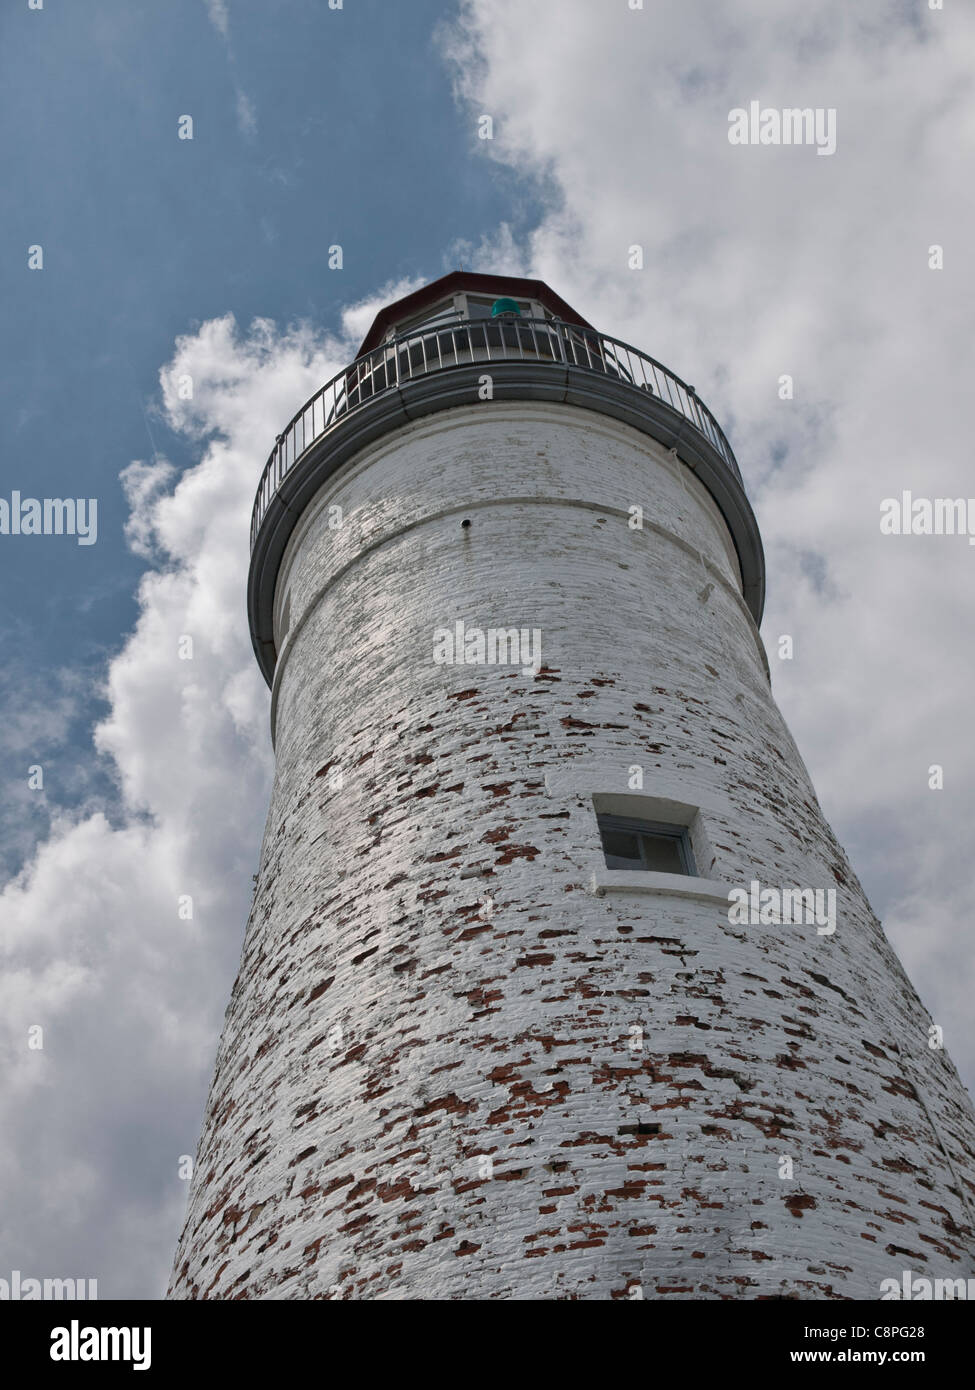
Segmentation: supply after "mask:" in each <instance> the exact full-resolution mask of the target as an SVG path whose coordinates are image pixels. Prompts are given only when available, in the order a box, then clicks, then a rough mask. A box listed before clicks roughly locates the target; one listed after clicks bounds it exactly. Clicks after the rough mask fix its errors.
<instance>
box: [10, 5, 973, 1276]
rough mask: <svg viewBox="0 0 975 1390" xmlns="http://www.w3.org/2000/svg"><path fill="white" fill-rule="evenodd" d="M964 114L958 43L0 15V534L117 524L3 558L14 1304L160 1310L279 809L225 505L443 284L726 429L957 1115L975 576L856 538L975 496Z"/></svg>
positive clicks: (929, 15)
mask: <svg viewBox="0 0 975 1390" xmlns="http://www.w3.org/2000/svg"><path fill="white" fill-rule="evenodd" d="M973 74H975V14H973V12H972V11H971V7H964V6H960V5H956V4H952V3H951V0H948V5H947V8H946V9H945V10H943V11H937V12H936V11H931V10H929V9H928V8H926V6H925V5H924V4H923V0H919V3H918V5H917V6H914V7H908V6H906V5H905V4H904V3H903V0H877V3H876V4H873V5H871V6H869V7H856V6H850V5H849V3H848V0H817V3H816V4H815V5H811V4H810V3H808V0H781V3H780V4H778V5H776V6H769V5H768V2H767V0H730V3H729V0H688V3H686V4H682V5H679V6H661V5H659V4H656V3H653V0H647V4H646V7H645V8H644V9H643V10H642V11H636V10H633V9H631V8H630V7H629V5H628V4H626V3H624V0H599V3H598V4H596V3H595V0H530V2H529V0H458V3H456V4H454V3H450V2H449V0H447V2H445V0H345V4H344V7H343V9H342V10H341V11H333V10H330V9H329V8H328V7H327V5H326V3H325V0H165V2H164V0H159V2H158V3H155V4H153V3H149V0H144V2H142V3H132V0H85V3H84V4H79V3H68V0H44V8H43V10H40V11H35V10H30V9H28V7H27V3H26V0H10V3H8V4H7V5H5V6H4V7H3V10H2V13H0V118H2V128H3V130H4V132H5V136H4V140H3V141H2V142H0V187H2V188H3V189H4V190H5V217H4V219H3V227H2V231H0V238H2V240H0V251H2V254H0V302H2V304H3V308H4V313H3V315H2V326H0V332H2V333H3V335H4V338H3V343H2V353H3V363H4V371H3V372H2V373H0V393H2V395H0V430H2V432H3V434H2V452H0V459H2V461H3V483H2V486H0V496H9V494H10V492H11V491H12V490H13V489H19V490H20V491H21V492H22V493H23V494H25V495H32V496H37V497H56V496H64V495H71V496H84V497H92V496H94V497H97V499H98V503H99V532H98V542H97V544H96V545H93V546H87V547H85V546H78V545H76V544H75V543H74V541H73V540H72V539H71V538H69V537H61V538H56V537H55V538H45V539H43V540H39V539H36V538H31V537H16V536H4V537H2V538H0V583H2V592H3V595H4V600H5V601H4V603H3V604H2V607H0V638H2V640H3V645H4V653H5V661H4V663H3V665H2V666H0V706H2V718H0V763H2V774H0V775H2V778H3V793H4V795H3V798H2V802H0V924H2V933H0V950H2V951H3V953H4V969H3V970H2V971H0V1036H2V1038H3V1039H4V1041H5V1043H7V1044H8V1045H9V1051H8V1052H5V1054H4V1055H5V1056H7V1057H8V1058H9V1067H8V1068H7V1070H6V1073H5V1076H6V1085H5V1087H4V1088H3V1089H2V1090H0V1133H3V1134H4V1135H6V1136H9V1135H17V1136H18V1142H17V1144H16V1145H15V1146H12V1145H9V1144H8V1145H5V1146H0V1191H2V1192H3V1193H4V1194H5V1202H4V1203H3V1205H2V1207H0V1249H2V1250H4V1251H6V1255H5V1256H4V1258H5V1259H8V1260H9V1264H10V1267H11V1268H17V1267H19V1268H21V1269H23V1270H30V1271H32V1272H33V1273H35V1274H40V1275H57V1274H64V1273H70V1272H74V1273H76V1274H77V1275H78V1276H79V1277H80V1276H82V1275H85V1276H87V1277H97V1278H98V1279H99V1281H100V1293H101V1296H102V1297H110V1296H116V1297H118V1296H124V1295H126V1294H133V1295H136V1296H140V1297H158V1296H159V1295H160V1293H161V1292H162V1289H163V1288H164V1287H165V1282H166V1278H167V1275H168V1272H169V1264H170V1261H171V1258H172V1252H173V1249H174V1247H175V1242H176V1238H177V1235H178V1231H179V1227H180V1224H181V1220H182V1214H183V1210H184V1207H185V1196H186V1190H185V1183H183V1182H181V1181H180V1180H179V1178H178V1177H177V1164H178V1160H179V1158H180V1156H181V1155H183V1154H185V1153H187V1152H189V1153H192V1152H193V1151H194V1148H195V1144H196V1140H197V1137H198V1134H199V1128H200V1120H201V1114H202V1107H203V1102H204V1097H205V1094H206V1087H207V1085H208V1083H209V1080H210V1076H211V1072H212V1066H213V1059H214V1056H215V1051H216V1045H217V1039H218V1036H219V1030H220V1025H221V1022H222V1015H223V1010H224V1008H225V1005H226V1002H227V1000H228V998H229V993H230V988H231V984H232V981H233V977H234V973H235V970H236V965H237V961H238V958H239V952H240V943H241V937H242V933H243V927H244V923H245V920H246V916H247V910H248V907H249V902H250V886H251V883H250V876H251V874H253V872H254V871H255V869H256V867H257V863H258V857H259V852H260V843H261V833H262V830H263V821H264V815H265V812H266V807H267V801H268V792H269V786H270V777H271V770H272V764H271V750H270V745H269V738H268V696H267V691H266V688H265V687H264V684H263V682H262V680H261V678H260V676H259V674H258V672H257V668H256V664H255V663H254V661H253V656H252V653H251V650H250V641H249V636H248V633H247V627H246V613H245V601H244V600H245V583H246V571H247V558H248V556H247V524H248V520H249V512H250V506H251V503H252V501H253V495H254V489H255V486H256V483H257V480H258V477H259V475H260V471H261V467H262V465H263V463H264V461H265V459H266V457H267V454H268V452H269V449H270V446H271V444H272V442H273V439H274V436H275V434H276V433H277V431H278V430H279V429H280V428H281V426H282V425H283V424H284V423H286V421H287V420H288V419H289V418H290V416H291V414H292V413H293V411H294V410H295V409H296V408H297V407H298V406H299V405H300V404H301V403H302V402H303V401H304V400H305V399H307V398H308V397H309V396H310V395H311V394H312V393H313V392H314V391H315V390H316V389H317V388H318V387H319V386H320V385H321V384H323V383H324V382H325V381H327V380H328V379H329V378H330V377H331V376H332V375H333V374H334V373H335V372H336V371H338V370H339V368H340V367H341V366H342V365H343V363H344V362H346V361H347V360H348V357H349V355H350V353H351V352H353V351H354V348H355V345H356V341H357V334H361V332H362V331H363V330H364V328H365V326H366V323H367V321H368V318H369V316H370V314H371V313H373V312H374V311H375V309H376V308H378V307H379V305H380V304H381V303H382V302H383V300H384V299H385V298H389V297H390V296H391V294H392V293H393V289H392V288H391V287H397V286H398V287H402V285H403V283H404V282H406V281H415V280H426V279H430V278H434V277H436V276H437V275H439V274H441V273H443V272H444V271H445V270H447V269H450V268H452V267H453V266H454V265H455V264H457V261H458V259H459V258H461V257H462V258H463V259H464V263H465V264H472V266H473V268H475V269H478V270H488V269H494V270H497V271H499V272H503V273H514V274H518V273H521V274H526V275H535V276H539V277H540V278H543V279H545V280H547V281H548V282H549V283H550V284H551V286H552V287H553V289H555V290H556V291H557V292H558V293H559V294H561V295H562V296H563V297H564V298H565V299H566V300H567V301H568V302H569V303H570V304H572V305H573V306H574V307H575V308H576V309H577V310H578V311H579V312H580V313H582V314H583V315H584V316H585V317H586V318H587V319H589V320H590V321H591V322H593V323H595V324H596V325H598V326H599V327H600V328H601V329H603V330H604V331H606V332H607V333H610V334H612V335H614V336H617V337H620V338H622V339H624V340H625V341H629V342H632V343H634V344H636V345H638V346H639V347H641V348H643V349H645V350H646V351H648V352H649V353H651V354H653V355H654V356H655V357H657V358H659V359H660V360H662V361H663V362H665V363H666V364H667V365H668V366H669V367H671V368H672V369H673V370H674V371H675V372H677V373H678V374H679V375H680V376H682V377H683V378H684V379H685V380H688V381H693V382H694V383H695V385H696V387H697V388H698V390H699V392H700V394H701V395H702V397H703V399H704V400H705V401H706V402H707V403H708V405H709V406H710V407H711V408H712V409H713V410H714V411H715V414H716V415H717V418H718V419H719V420H720V422H721V424H722V425H723V426H724V428H725V429H726V432H727V433H728V435H729V438H730V439H731V443H732V446H733V447H734V449H735V452H736V455H737V457H738V459H739V462H740V464H741V467H742V472H743V475H744V479H745V484H746V488H747V489H748V492H749V495H750V497H751V500H752V502H753V505H754V507H755V510H756V514H757V517H758V520H759V524H760V526H761V528H762V533H763V538H764V542H765V547H766V555H767V561H768V603H767V608H766V619H765V622H764V624H763V636H764V639H765V643H766V647H767V649H768V651H769V654H770V658H772V660H771V664H772V682H773V693H774V694H775V697H776V699H777V701H778V702H779V704H780V707H781V708H782V711H783V714H784V716H785V718H786V721H787V723H788V724H789V727H790V728H791V730H792V732H793V734H794V736H795V738H796V742H797V744H798V747H799V749H800V751H801V753H802V755H803V757H804V759H805V761H806V763H807V766H808V767H809V769H810V772H811V775H812V779H813V782H814V785H815V786H816V789H817V792H818V795H819V798H820V801H821V803H822V805H823V808H824V810H825V812H826V814H827V817H828V818H829V820H830V822H831V824H832V825H833V828H834V829H835V831H836V833H837V836H838V838H839V839H840V841H841V843H842V844H843V845H844V847H845V848H846V849H847V851H848V852H849V854H850V856H851V859H852V862H853V865H854V867H855V869H856V871H857V873H858V875H859V877H860V878H861V881H862V882H863V884H864V887H865V888H866V890H867V893H868V896H869V897H870V899H871V902H872V905H873V907H874V909H875V910H876V911H877V912H878V914H879V915H880V916H881V918H882V919H883V921H884V925H885V929H886V930H887V932H888V935H889V936H890V937H891V940H892V941H893V943H894V945H895V947H896V949H897V950H898V952H899V953H900V955H901V957H902V959H903V960H904V962H905V965H906V967H907V970H908V973H909V974H910V976H911V978H912V979H913V981H914V982H915V984H916V985H917V987H918V989H919V991H920V993H921V996H922V999H923V1001H924V1003H925V1004H926V1005H927V1007H928V1008H929V1009H930V1010H931V1011H932V1015H933V1017H934V1018H935V1020H936V1021H937V1022H938V1023H939V1024H943V1025H944V1028H945V1038H946V1044H947V1047H948V1050H949V1052H950V1054H951V1056H952V1057H953V1058H954V1059H955V1061H956V1062H957V1064H958V1066H959V1069H960V1070H961V1071H962V1074H963V1076H965V1077H966V1078H967V1079H969V1080H970V1078H971V1077H972V1076H975V1035H973V1031H972V1026H971V998H972V995H973V992H975V950H973V946H972V928H971V925H970V922H971V910H970V904H971V900H972V895H973V893H975V877H973V872H975V870H973V863H972V856H971V847H970V837H971V825H972V823H973V817H975V797H973V792H972V789H973V788H975V740H973V739H972V737H971V690H972V687H973V684H975V660H973V654H972V646H971V642H970V638H969V634H970V633H971V631H972V624H973V622H975V611H973V610H975V584H973V582H972V569H971V566H972V563H973V562H975V550H973V549H971V548H970V547H969V546H967V545H966V544H965V542H964V539H963V538H960V537H909V536H905V537H884V536H881V534H880V532H879V527H878V514H879V510H878V509H879V505H880V502H881V500H882V499H883V498H885V497H888V496H891V495H894V496H896V495H898V493H899V491H900V489H902V488H911V489H912V490H913V492H914V493H915V495H926V496H942V497H960V496H968V495H969V494H970V493H971V492H972V491H973V489H972V487H971V475H972V468H971V442H970V440H971V430H970V425H969V422H968V418H967V402H968V400H969V399H970V395H971V391H970V383H971V380H972V377H973V374H975V340H973V335H972V332H971V309H970V306H971V304H972V303H973V302H975V259H973V257H972V254H971V248H972V247H973V246H975V208H973V203H972V198H971V192H970V188H969V185H968V183H967V182H966V181H965V180H964V179H963V178H960V177H959V173H958V171H959V170H960V169H965V168H967V167H969V166H970V165H971V162H972V160H973V159H975V120H973V118H972V112H973V110H975V75H973ZM752 99H759V100H761V101H762V102H763V103H764V104H767V105H769V106H773V107H784V106H802V105H809V106H812V107H835V108H836V110H837V148H836V153H835V154H834V155H833V156H831V157H829V158H819V157H817V155H816V153H815V151H814V150H811V149H808V148H806V149H802V148H793V149H783V148H759V147H751V148H748V147H733V146H731V145H730V144H729V142H728V139H727V129H728V112H729V110H730V109H731V108H736V107H745V106H747V105H748V103H749V102H750V101H751V100H752ZM483 112H487V113H490V114H492V116H493V118H494V121H495V139H494V140H493V141H491V142H485V141H478V139H477V138H476V129H477V117H478V115H479V114H480V113H483ZM182 115H190V116H192V118H193V123H194V138H193V140H192V141H180V140H179V139H178V138H177V122H178V120H179V117H180V116H182ZM334 243H338V244H341V245H342V247H343V252H344V268H343V269H342V270H341V271H330V270H329V269H328V268H327V247H328V246H329V245H330V244H334ZM634 243H639V244H640V245H641V246H642V247H643V250H644V267H645V268H644V269H643V270H642V271H641V272H640V273H638V274H636V273H634V272H633V271H632V270H631V269H630V268H629V266H628V248H629V247H631V246H632V245H633V244H634ZM932 243H939V244H942V245H943V246H944V252H945V255H944V269H943V270H942V271H939V272H937V273H933V272H932V271H931V270H930V269H929V265H928V253H929V247H930V246H931V244H932ZM36 244H40V245H41V246H43V250H44V268H43V270H41V271H30V270H28V268H27V248H28V247H29V246H31V245H36ZM400 292H402V290H401V288H400ZM231 316H232V317H231ZM261 319H265V320H268V321H269V322H267V323H264V324H263V325H262V324H258V325H257V326H254V321H255V320H261ZM184 372H188V373H190V374H191V375H192V376H193V378H194V382H195V397H194V401H193V403H192V406H189V405H186V404H185V403H182V402H180V401H179V400H178V398H177V397H176V394H175V391H174V387H173V384H174V382H175V380H176V378H177V376H178V375H179V374H180V373H184ZM784 373H788V374H789V375H791V376H792V377H793V379H794V382H795V395H794V399H793V400H791V401H790V402H788V403H784V402H783V401H782V400H781V398H780V397H779V394H778V383H779V381H780V379H781V377H782V375H783V374H784ZM150 434H151V438H150ZM133 465H135V467H133ZM126 470H127V471H126ZM123 472H124V473H125V479H126V482H127V485H128V492H127V493H126V490H125V488H124V487H123V482H122V480H121V478H120V474H123ZM126 527H128V528H129V535H130V541H129V542H128V543H127V541H126V538H125V534H124V531H125V528H126ZM187 631H189V632H191V633H194V634H195V636H196V639H197V644H198V655H197V658H196V659H195V660H194V662H193V668H192V671H189V670H188V668H187V667H186V666H181V665H180V663H179V662H178V661H177V660H176V658H175V652H176V646H177V642H178V639H179V637H180V635H181V634H183V633H185V632H187ZM782 633H788V634H791V635H792V636H793V638H794V640H795V650H796V659H795V660H794V661H793V662H791V663H789V662H779V661H777V660H776V659H774V653H775V651H776V647H777V639H778V637H779V635H780V634H782ZM38 762H39V763H42V764H43V766H44V777H45V781H44V790H43V792H33V791H29V790H28V789H27V784H26V775H27V767H28V765H29V764H33V763H38ZM934 763H940V764H943V765H944V769H945V784H944V790H943V792H939V793H932V792H931V791H930V790H929V787H928V781H927V777H928V771H927V770H928V767H929V765H931V764H934ZM18 869H20V870H21V872H19V873H16V872H15V871H16V870H18ZM180 893H192V894H193V895H194V899H195V902H196V907H197V910H196V915H195V917H194V920H193V921H192V922H180V921H178V920H176V918H175V912H174V906H173V905H174V902H175V899H176V895H177V894H180ZM38 1022H40V1023H42V1024H43V1025H44V1027H45V1029H46V1042H45V1048H44V1051H43V1052H42V1053H28V1052H27V1050H26V1049H25V1048H24V1046H23V1038H24V1037H25V1036H26V1030H27V1029H28V1028H29V1027H30V1026H32V1025H34V1024H36V1023H38ZM3 1273H4V1271H3V1270H2V1269H0V1277H2V1275H3Z"/></svg>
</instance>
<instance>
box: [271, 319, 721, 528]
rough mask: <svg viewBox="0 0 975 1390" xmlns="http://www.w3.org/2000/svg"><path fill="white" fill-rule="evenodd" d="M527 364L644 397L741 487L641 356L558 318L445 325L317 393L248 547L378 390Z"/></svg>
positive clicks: (679, 393) (696, 407)
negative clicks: (316, 447) (301, 474)
mask: <svg viewBox="0 0 975 1390" xmlns="http://www.w3.org/2000/svg"><path fill="white" fill-rule="evenodd" d="M512 361H525V362H531V363H533V364H537V363H551V364H552V365H553V366H558V367H564V366H571V367H582V368H585V369H586V370H588V371H594V372H600V373H602V374H603V375H604V376H610V377H613V378H614V379H615V380H617V381H618V382H621V383H622V384H624V385H626V386H629V387H632V389H633V390H636V391H643V392H649V393H650V394H651V395H653V396H655V397H657V398H658V399H659V400H661V401H663V402H664V403H665V404H666V405H669V406H670V407H671V409H672V410H675V411H676V412H677V413H678V414H679V415H682V416H683V417H684V419H685V420H686V421H687V422H688V423H689V424H690V425H691V426H692V427H693V428H694V429H695V430H697V431H698V433H699V434H701V435H703V436H704V438H705V439H706V440H707V441H708V443H709V444H710V445H712V447H713V448H714V449H716V450H717V452H718V453H719V454H720V456H721V457H722V458H723V459H724V461H725V463H726V464H727V465H728V467H729V468H730V469H731V472H732V473H733V475H734V476H735V478H737V480H738V481H739V482H741V473H740V472H739V469H738V464H737V462H736V460H735V456H734V454H733V452H732V449H731V445H730V444H729V443H728V441H727V439H726V438H725V436H724V432H723V430H722V429H721V426H720V425H719V424H718V422H717V420H715V418H714V416H713V415H712V414H711V412H710V410H708V408H707V406H706V405H705V404H704V402H703V401H701V400H699V399H698V397H697V395H696V394H695V392H694V388H693V387H692V386H687V385H686V384H685V383H684V382H683V381H681V380H680V378H679V377H676V376H674V374H673V372H669V371H668V370H667V368H666V367H664V366H662V365H661V363H659V362H657V361H655V360H654V358H652V357H648V356H647V354H646V353H645V352H640V351H639V349H637V348H634V347H630V346H628V344H626V343H622V342H620V341H619V340H618V339H616V338H608V337H607V336H606V335H605V334H604V333H597V332H596V331H595V329H590V328H580V327H577V326H576V325H575V324H570V323H565V322H563V321H562V320H560V319H530V318H516V317H514V316H511V317H510V318H509V317H506V318H498V319H470V320H464V321H462V322H460V323H457V324H451V325H449V326H447V327H440V328H431V329H428V330H427V331H423V330H419V331H416V332H413V333H404V334H402V335H401V336H400V337H398V338H393V339H391V340H390V341H389V342H388V343H382V344H381V345H380V346H379V347H377V348H375V349H374V350H373V351H372V352H370V353H368V354H367V355H366V356H365V357H360V358H357V359H356V361H355V362H353V363H352V364H351V366H348V367H345V368H343V370H342V371H341V372H339V373H338V375H337V376H334V377H332V379H331V381H329V382H327V383H326V385H324V386H323V387H322V388H321V390H320V391H317V392H316V393H315V395H314V396H312V398H311V400H309V401H308V402H307V403H306V404H305V405H304V406H302V408H301V410H299V411H298V413H297V415H295V417H294V419H293V420H292V421H291V422H290V424H289V425H288V427H287V428H286V429H285V431H284V433H283V434H280V435H279V436H278V438H277V441H276V443H275V445H274V448H273V449H272V451H271V456H270V458H269V459H268V461H267V463H266V464H265V466H264V472H263V473H262V474H261V481H260V484H259V486H258V489H257V497H256V499H255V501H254V512H253V515H252V518H251V547H252V548H253V545H254V542H255V540H256V539H257V533H258V531H259V530H260V527H261V522H262V521H263V520H264V516H265V514H266V512H267V509H268V507H269V506H270V504H271V501H272V499H273V497H274V494H275V493H276V492H277V490H278V488H279V487H280V486H281V483H282V481H283V479H284V478H285V477H287V475H288V473H290V471H291V469H292V468H293V467H294V466H295V464H296V463H297V462H298V460H299V459H300V458H301V456H302V454H304V452H305V450H306V449H308V448H309V447H310V446H311V445H312V444H314V443H317V441H318V440H319V439H321V437H322V436H323V435H324V434H327V433H328V432H329V430H331V429H333V428H335V426H337V425H338V424H340V423H341V422H342V421H343V420H344V419H345V418H346V417H347V416H348V415H349V414H350V412H352V411H355V410H360V409H361V408H362V407H363V406H364V405H367V404H368V403H369V402H370V401H371V400H373V399H374V398H375V397H376V396H379V395H381V394H382V393H383V392H384V391H391V390H395V388H396V387H398V386H399V385H400V384H401V383H402V382H405V381H410V380H413V379H414V378H416V377H420V376H425V375H428V374H429V373H431V372H441V371H448V370H449V369H450V368H452V367H466V366H470V365H471V363H475V362H512Z"/></svg>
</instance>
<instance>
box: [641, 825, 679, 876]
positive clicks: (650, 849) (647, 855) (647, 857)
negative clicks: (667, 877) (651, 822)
mask: <svg viewBox="0 0 975 1390" xmlns="http://www.w3.org/2000/svg"><path fill="white" fill-rule="evenodd" d="M640 841H641V843H642V845H643V863H644V867H645V868H647V869H653V871H654V872H655V873H660V874H683V873H686V872H687V870H686V869H685V868H684V861H683V859H682V858H681V853H680V845H679V843H678V841H677V837H676V836H675V835H647V834H643V835H641V836H640Z"/></svg>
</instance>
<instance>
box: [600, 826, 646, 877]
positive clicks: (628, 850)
mask: <svg viewBox="0 0 975 1390" xmlns="http://www.w3.org/2000/svg"><path fill="white" fill-rule="evenodd" d="M602 836H603V849H604V850H605V851H606V864H607V866H608V867H609V868H610V869H642V868H643V863H642V861H641V859H640V846H639V844H638V843H637V837H636V836H635V835H630V834H627V832H626V831H624V830H603V832H602ZM612 860H616V861H618V862H616V863H612V862H611V861H612Z"/></svg>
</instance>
